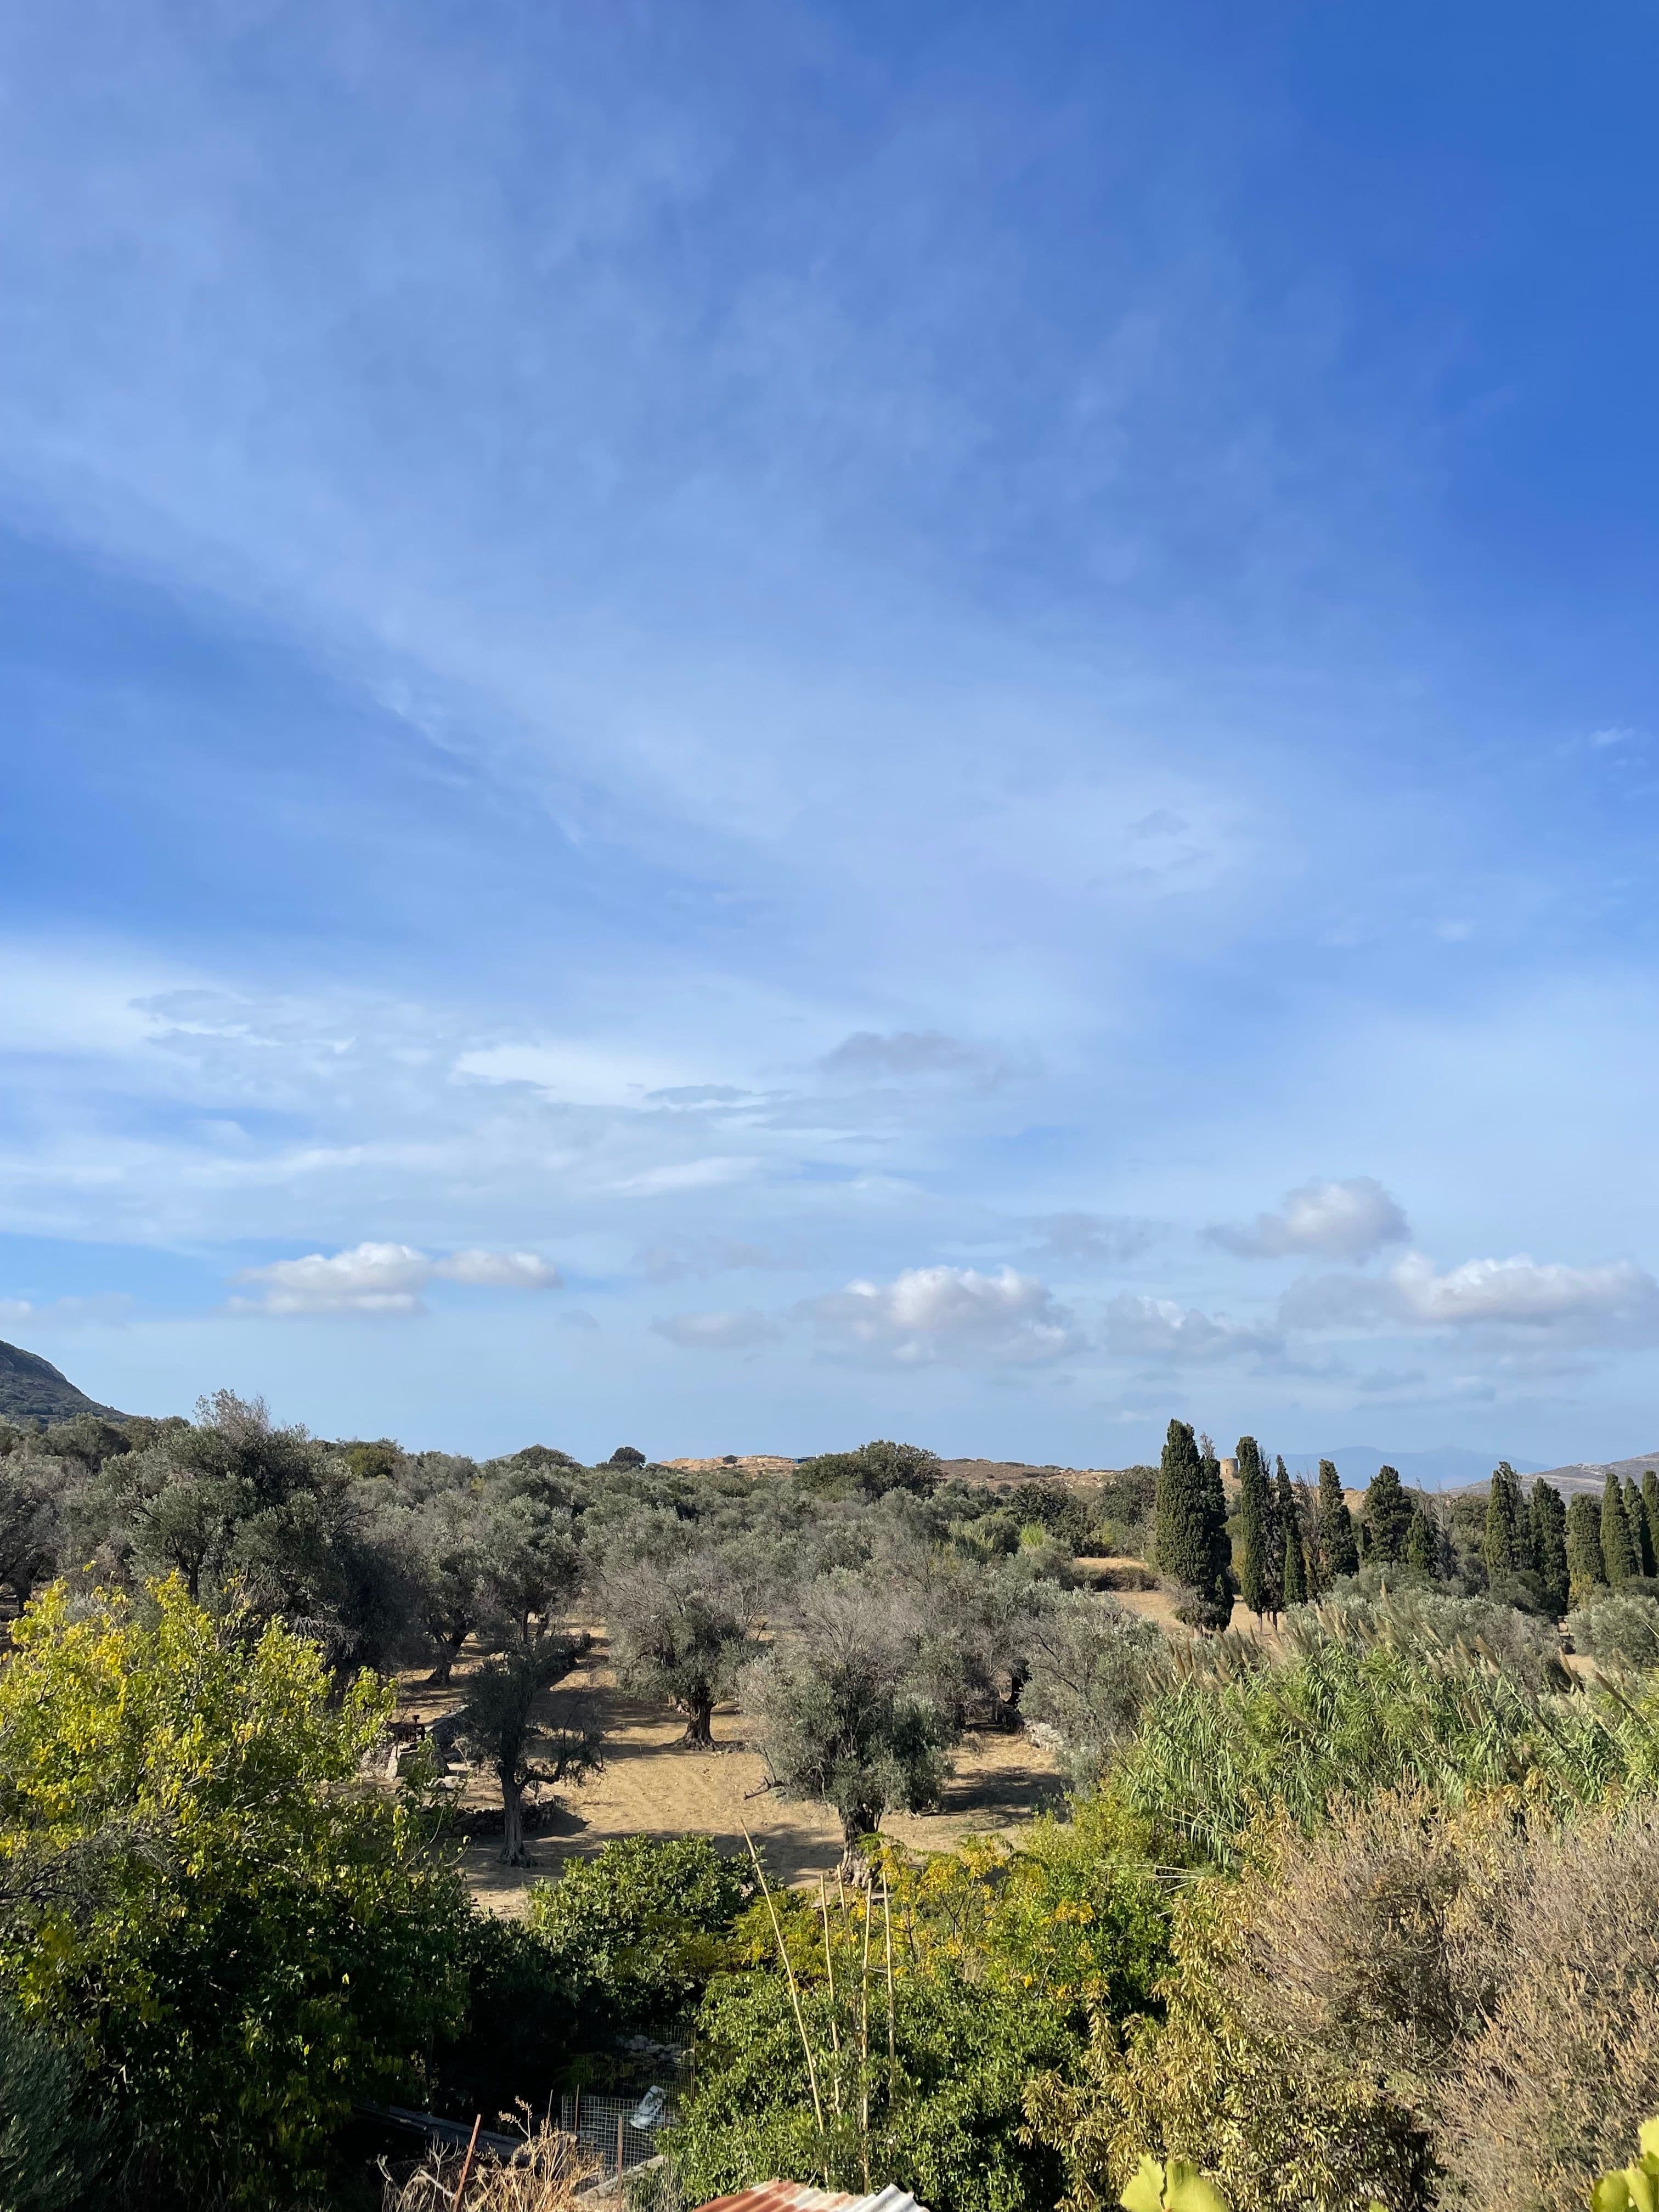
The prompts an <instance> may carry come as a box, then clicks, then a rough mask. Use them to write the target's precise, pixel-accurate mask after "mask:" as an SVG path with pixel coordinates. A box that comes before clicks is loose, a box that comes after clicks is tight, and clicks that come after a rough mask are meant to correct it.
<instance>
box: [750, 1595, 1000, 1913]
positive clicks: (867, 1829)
mask: <svg viewBox="0 0 1659 2212" xmlns="http://www.w3.org/2000/svg"><path fill="white" fill-rule="evenodd" d="M922 1641H923V1638H922V1632H921V1625H920V1623H919V1622H918V1620H917V1619H916V1617H915V1612H914V1609H913V1608H912V1607H910V1606H909V1605H908V1603H907V1601H906V1600H905V1597H904V1594H903V1593H902V1591H898V1590H895V1589H893V1587H892V1585H891V1584H890V1583H887V1582H885V1581H884V1580H883V1579H881V1578H878V1577H875V1576H872V1575H868V1574H866V1575H860V1574H855V1573H854V1572H852V1571H850V1570H848V1569H846V1568H840V1569H837V1570H836V1571H833V1572H832V1573H830V1574H828V1575H826V1576H824V1577H822V1579H821V1580H819V1581H818V1582H817V1583H814V1584H813V1585H812V1586H811V1589H809V1590H808V1591H807V1592H806V1595H805V1598H804V1600H803V1601H802V1603H801V1607H800V1615H799V1624H798V1626H797V1627H796V1629H795V1631H794V1632H793V1634H792V1635H791V1636H790V1637H789V1638H787V1641H785V1642H783V1643H782V1644H781V1645H780V1646H779V1647H778V1648H777V1649H775V1650H773V1651H772V1652H770V1653H769V1655H768V1656H766V1657H765V1658H764V1659H762V1660H759V1661H757V1662H755V1663H754V1664H753V1665H751V1666H750V1667H748V1668H745V1669H744V1675H743V1682H742V1693H743V1702H744V1707H745V1709H746V1710H747V1711H750V1712H752V1713H754V1714H756V1715H757V1717H758V1718H759V1719H760V1720H761V1721H762V1722H763V1724H764V1727H765V1731H766V1751H767V1756H768V1758H769V1761H770V1765H771V1771H772V1775H773V1778H774V1780H775V1782H776V1784H778V1786H779V1787H780V1788H781V1790H783V1791H784V1792H785V1794H786V1795H787V1796H793V1797H816V1798H817V1799H819V1800H820V1801H821V1802H823V1803H824V1804H826V1805H831V1806H833V1807H834V1808H835V1809H836V1812H837V1813H838V1814H840V1816H841V1825H842V1844H843V1847H844V1848H843V1855H842V1871H843V1873H844V1874H845V1875H848V1878H849V1879H857V1878H860V1876H861V1875H862V1872H863V1861H862V1858H861V1856H860V1850H859V1845H860V1839H861V1838H863V1837H865V1836H866V1835H869V1834H871V1833H872V1832H874V1831H875V1830H876V1829H878V1828H879V1826H881V1821H882V1816H883V1814H885V1813H886V1812H887V1811H888V1810H889V1808H891V1807H895V1806H896V1807H900V1808H903V1809H904V1810H905V1811H907V1812H918V1811H920V1810H921V1809H922V1808H924V1807H926V1806H927V1805H931V1804H933V1802H936V1800H937V1798H938V1796H939V1786H940V1784H941V1783H942V1782H943V1781H944V1779H945V1775H946V1773H947V1772H948V1771H949V1768H948V1762H947V1759H946V1752H947V1749H948V1747H949V1745H950V1744H951V1741H953V1740H954V1737H955V1735H956V1734H957V1727H956V1724H955V1722H954V1719H953V1717H952V1716H951V1714H950V1713H949V1712H948V1711H945V1710H944V1709H942V1707H941V1705H940V1704H939V1701H938V1699H936V1698H934V1697H933V1696H930V1695H929V1694H928V1692H927V1686H926V1683H925V1680H924V1679H923V1678H922V1677H921V1674H920V1669H919V1661H920V1657H921V1646H922Z"/></svg>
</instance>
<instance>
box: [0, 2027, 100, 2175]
mask: <svg viewBox="0 0 1659 2212" xmlns="http://www.w3.org/2000/svg"><path fill="white" fill-rule="evenodd" d="M108 2142H109V2124H108V2121H107V2118H106V2116H105V2114H104V2113H103V2112H101V2111H100V2109H99V2107H98V2106H97V2105H96V2104H95V2103H94V2101H93V2100H92V2099H91V2097H90V2096H89V2095H88V2083H87V2080H86V2076H85V2075H84V2073H83V2072H82V2069H80V2068H79V2067H77V2066H76V2064H75V2063H74V2062H73V2061H72V2060H71V2059H70V2058H68V2057H66V2056H65V2055H64V2052H63V2051H60V2050H58V2047H57V2045H54V2044H52V2043H49V2042H48V2041H47V2040H46V2038H45V2037H44V2036H42V2035H37V2034H33V2033H31V2032H30V2031H29V2030H28V2029H27V2028H26V2027H24V2026H23V2025H22V2023H21V2021H19V2020H18V2019H17V2018H16V2016H15V2015H14V2014H12V2013H9V2012H0V2205H3V2206H4V2208H5V2212H78V2208H79V2207H81V2206H82V2205H86V2204H89V2203H91V2202H92V2201H93V2196H94V2191H95V2190H96V2188H97V2186H98V2184H99V2182H100V2180H101V2179H103V2176H104V2172H105V2168H106V2162H107V2161H106V2152H107V2149H108Z"/></svg>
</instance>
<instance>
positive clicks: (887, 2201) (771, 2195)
mask: <svg viewBox="0 0 1659 2212" xmlns="http://www.w3.org/2000/svg"><path fill="white" fill-rule="evenodd" d="M697 2212H927V2207H926V2206H925V2205H921V2204H918V2203H916V2200H915V2197H912V2196H911V2194H910V2192H909V2191H908V2190H906V2189H900V2188H899V2187H898V2186H897V2185H896V2184H895V2183H892V2182H889V2184H888V2185H887V2186H886V2188H885V2189H878V2190H877V2191H875V2193H874V2194H873V2195H872V2196H869V2197H849V2196H847V2195H845V2194H843V2193H842V2192H841V2191H837V2190H834V2189H814V2188H812V2187H811V2185H810V2184H809V2183H807V2182H805V2181H775V2180H774V2181H762V2182H757V2184H756V2185H755V2186H754V2187H753V2188H752V2189H739V2190H738V2191H734V2193H733V2194H732V2196H730V2197H713V2198H711V2199H710V2200H709V2202H708V2203H707V2204H702V2205H700V2206H699V2207H698V2208H697Z"/></svg>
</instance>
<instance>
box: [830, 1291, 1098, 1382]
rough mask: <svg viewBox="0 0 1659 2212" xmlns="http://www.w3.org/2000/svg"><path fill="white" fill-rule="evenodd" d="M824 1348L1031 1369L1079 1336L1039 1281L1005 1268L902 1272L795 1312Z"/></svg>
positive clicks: (912, 1360) (907, 1360) (1071, 1347)
mask: <svg viewBox="0 0 1659 2212" xmlns="http://www.w3.org/2000/svg"><path fill="white" fill-rule="evenodd" d="M799 1310H800V1311H801V1312H803V1313H804V1314H805V1315H806V1316H807V1317H808V1318H809V1319H810V1320H811V1322H813V1324H814V1326H815V1327H816V1328H817V1331H818V1334H819V1336H820V1339H821V1340H822V1341H823V1343H824V1344H825V1345H826V1346H828V1347H829V1348H830V1349H832V1350H836V1351H839V1352H849V1353H855V1354H862V1355H865V1356H866V1357H870V1358H879V1359H893V1360H897V1361H900V1362H902V1363H903V1364H906V1365H919V1364H923V1363H925V1362H928V1361H933V1360H944V1361H950V1362H956V1363H959V1364H964V1365H974V1364H990V1365H994V1366H1010V1367H1018V1366H1035V1365H1038V1364H1042V1363H1043V1362H1045V1361H1048V1360H1053V1359H1060V1358H1064V1357H1065V1356H1066V1353H1068V1352H1074V1351H1076V1350H1077V1349H1078V1348H1079V1346H1080V1344H1081V1342H1082V1339H1081V1337H1080V1336H1079V1334H1078V1332H1077V1330H1076V1328H1074V1327H1073V1322H1072V1317H1071V1316H1070V1314H1069V1313H1067V1311H1066V1309H1065V1307H1064V1306H1062V1305H1060V1304H1058V1303H1057V1302H1056V1300H1055V1298H1054V1293H1053V1292H1052V1291H1050V1290H1049V1289H1048V1285H1046V1284H1045V1283H1042V1282H1039V1281H1038V1280H1037V1279H1036V1276H1034V1275H1021V1274H1018V1273H1015V1271H1014V1269H1013V1268H1012V1267H1004V1268H1002V1269H1001V1270H1000V1272H999V1273H996V1274H994V1275H982V1274H981V1273H979V1272H978V1271H977V1270H976V1269H975V1268H973V1267H908V1268H906V1270H905V1271H904V1273H902V1274H901V1275H898V1276H896V1277H895V1279H893V1280H892V1281H891V1282H890V1283H868V1282H858V1283H849V1284H848V1285H847V1287H846V1289H845V1290H844V1291H832V1292H831V1293H830V1294H829V1296H828V1297H820V1298H809V1299H807V1300H806V1301H805V1303H804V1304H803V1305H802V1306H801V1308H800V1309H799Z"/></svg>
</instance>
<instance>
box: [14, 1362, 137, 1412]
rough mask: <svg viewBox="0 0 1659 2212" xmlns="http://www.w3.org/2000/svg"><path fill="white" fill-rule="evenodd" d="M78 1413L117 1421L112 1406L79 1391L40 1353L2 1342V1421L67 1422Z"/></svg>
mask: <svg viewBox="0 0 1659 2212" xmlns="http://www.w3.org/2000/svg"><path fill="white" fill-rule="evenodd" d="M76 1413H106V1414H111V1415H113V1417H114V1418H115V1419H117V1420H118V1419H120V1415H119V1414H118V1413H116V1412H115V1408H114V1407H112V1406H100V1405H99V1404H98V1402H97V1401H96V1400H95V1399H92V1398H88V1395H87V1394H86V1392H85V1391H84V1390H77V1389H76V1387H75V1385H74V1383H71V1382H70V1379H69V1377H68V1376H66V1375H62V1374H60V1373H59V1372H58V1370H57V1368H55V1367H54V1366H53V1365H52V1362H51V1361H50V1360H49V1359H42V1358H41V1357H40V1353H39V1352H25V1351H23V1349H22V1348H21V1346H18V1345H15V1344H0V1420H3V1421H67V1420H71V1419H73V1418H74V1417H75V1415H76Z"/></svg>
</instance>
